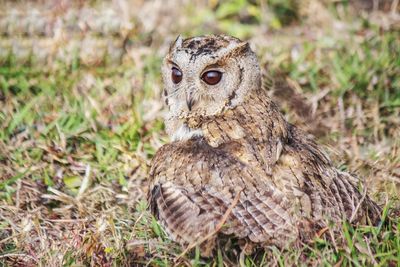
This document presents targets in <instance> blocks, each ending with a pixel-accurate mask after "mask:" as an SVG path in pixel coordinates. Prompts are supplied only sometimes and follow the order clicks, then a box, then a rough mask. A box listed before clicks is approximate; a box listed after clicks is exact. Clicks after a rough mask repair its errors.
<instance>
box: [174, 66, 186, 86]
mask: <svg viewBox="0 0 400 267" xmlns="http://www.w3.org/2000/svg"><path fill="white" fill-rule="evenodd" d="M182 76H183V74H182V71H180V70H178V69H177V68H175V67H173V68H172V72H171V78H172V81H173V82H174V84H178V83H180V82H181V81H182Z"/></svg>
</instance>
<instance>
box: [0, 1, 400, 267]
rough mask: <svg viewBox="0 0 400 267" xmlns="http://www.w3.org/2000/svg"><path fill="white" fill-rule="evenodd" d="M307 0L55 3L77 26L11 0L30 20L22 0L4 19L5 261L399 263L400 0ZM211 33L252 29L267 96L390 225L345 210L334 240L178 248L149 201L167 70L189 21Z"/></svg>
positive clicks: (1, 198) (1, 147)
mask: <svg viewBox="0 0 400 267" xmlns="http://www.w3.org/2000/svg"><path fill="white" fill-rule="evenodd" d="M119 3H120V4H121V3H122V4H121V5H123V4H124V3H127V4H129V3H128V2H125V1H120V2H119ZM138 3H139V2H138ZM301 3H302V2H296V1H275V0H274V1H264V2H261V1H241V0H237V1H209V3H207V4H201V3H195V4H194V3H187V4H184V5H178V6H179V7H177V5H176V2H175V1H170V2H169V4H165V5H162V6H160V5H157V3H155V2H151V1H150V2H144V3H141V4H140V5H139V4H137V5H138V6H140V8H139V7H137V6H135V5H131V6H130V7H131V13H129V14H128V13H124V12H122V11H121V14H123V15H121V16H119V14H120V13H118V12H115V13H112V12H111V13H110V12H109V11H107V10H117V11H118V10H124V9H123V8H122V9H118V8H120V7H119V6H118V4H115V3H106V4H101V3H97V2H95V1H94V2H91V3H90V4H85V6H86V7H88V8H89V7H90V8H94V9H97V10H99V12H100V14H103V15H101V16H99V15H96V14H91V13H88V14H89V15H88V14H86V15H85V14H82V13H81V15H79V14H78V13H74V12H76V10H78V8H79V5H78V4H70V5H67V6H66V7H63V6H61V7H59V9H57V8H55V9H54V10H52V12H54V13H52V14H58V16H61V17H62V18H64V21H62V23H64V24H61V25H62V27H61V29H64V30H65V31H66V32H67V33H68V34H69V35H68V38H64V37H62V35H60V36H61V37H59V36H58V37H57V36H56V35H52V34H49V33H48V32H46V31H44V32H43V33H42V31H43V27H44V26H43V25H45V24H41V23H42V22H41V21H43V20H45V19H46V18H47V17H46V16H42V17H40V16H39V17H35V16H34V14H35V12H33V11H32V12H29V11H26V10H25V9H24V8H26V7H24V6H22V5H20V4H19V3H18V2H15V3H11V2H9V3H8V2H7V3H5V10H19V11H20V12H21V14H25V16H22V18H26V19H30V18H31V17H32V18H33V19H32V18H31V20H30V21H31V23H30V24H23V23H22V25H31V26H30V28H24V27H25V26H19V27H18V25H19V24H18V16H17V19H16V17H12V15H10V14H14V13H12V12H9V13H8V12H6V13H5V14H4V13H2V15H3V16H0V22H1V21H3V20H2V19H4V18H7V19H8V20H7V21H8V22H7V23H8V24H7V25H9V26H8V28H5V27H3V26H1V27H3V28H1V29H0V30H1V31H2V32H1V37H0V107H1V108H0V265H4V266H14V265H30V266H36V265H39V266H60V265H62V266H85V265H94V266H97V265H102V266H120V265H122V266H132V265H133V266H135V265H139V266H140V265H144V264H148V265H150V266H170V265H174V264H175V265H179V266H181V265H183V266H184V265H195V266H229V265H236V264H239V263H240V264H242V265H244V266H261V265H274V266H287V265H307V266H309V265H314V266H331V265H336V266H342V265H343V266H371V265H377V266H399V264H400V253H399V251H400V232H399V229H400V220H399V215H400V212H399V210H400V201H399V197H398V196H399V191H400V122H399V117H400V57H399V55H400V40H399V38H398V36H399V29H398V27H397V28H396V23H395V22H396V21H397V22H398V17H396V16H395V15H393V13H394V12H395V11H396V7H391V8H392V9H390V10H386V9H385V7H383V10H375V11H370V12H367V11H363V10H356V8H354V7H353V6H352V4H350V3H347V2H334V3H321V2H317V1H310V5H313V6H314V8H315V6H316V8H318V12H317V13H318V14H325V15H326V16H325V17H323V20H320V18H318V16H313V15H312V14H309V13H307V10H311V7H307V6H302V5H303V4H301ZM31 5H32V6H29V5H28V9H27V10H29V8H31V9H32V10H35V8H37V10H39V11H40V10H45V7H43V6H37V4H36V6H35V3H32V4H31ZM43 5H45V4H43ZM24 10H25V11H24ZM148 10H150V11H148ZM163 10H168V11H169V13H168V14H169V15H166V14H164V13H163V12H162V11H163ZM24 12H25V13H24ZM40 12H42V11H40ZM57 12H60V13H57ZM68 12H70V13H68ZM101 12H103V13H101ZM107 12H108V13H107ZM310 12H311V11H310ZM26 14H28V15H26ZM67 14H70V15H68V16H69V17H68V16H67ZM71 14H72V15H71ZM74 14H75V15H74ZM77 14H78V15H77ZM79 16H86V17H85V19H86V21H87V24H88V25H89V26H90V27H91V28H88V29H86V30H85V28H84V26H82V25H84V24H82V23H81V24H79V23H80V17H79ZM124 16H126V17H124ZM397 16H398V13H397ZM121 17H124V18H127V20H123V19H121ZM20 19H21V18H20ZM157 19H158V20H159V21H158V22H157ZM82 20H84V19H82ZM10 21H11V22H10ZM45 22H46V21H45ZM35 23H36V24H35ZM118 23H119V24H118ZM117 24H118V27H117V26H113V25H117ZM0 25H5V24H1V23H0ZM49 25H50V24H49ZM51 25H53V24H51ZM68 25H69V26H68ZM74 25H75V26H74ZM76 25H80V26H79V27H81V28H79V27H76ZM49 27H51V26H49ZM82 27H83V28H82ZM11 30H13V32H12V34H13V35H12V34H11ZM210 32H215V33H219V32H225V33H228V34H233V35H236V36H238V37H241V38H244V39H250V42H251V44H252V45H254V47H255V48H256V51H257V54H258V55H259V58H260V61H261V64H262V66H263V68H264V70H265V73H266V78H265V84H266V85H268V90H270V93H271V97H273V98H274V99H275V101H276V102H278V103H279V105H280V106H281V108H282V111H283V112H284V113H285V114H286V116H287V118H288V120H289V121H291V122H293V123H295V124H297V125H299V126H301V127H303V128H304V129H306V130H307V131H309V132H310V133H313V134H314V135H316V136H317V137H318V138H319V141H320V143H321V144H322V145H324V146H325V147H326V150H327V152H328V153H329V154H330V156H331V157H332V159H333V160H334V161H335V162H336V163H337V165H338V166H339V167H340V168H341V169H344V170H349V171H351V172H354V173H356V174H357V175H359V176H360V177H363V178H364V181H365V183H366V185H367V186H368V188H369V190H370V193H371V195H372V196H373V197H374V199H376V200H377V201H378V202H379V203H380V205H381V206H382V207H384V212H383V219H382V223H381V224H380V225H378V226H376V227H371V226H351V225H349V224H347V223H345V222H344V223H343V226H342V234H341V235H338V236H336V237H335V238H334V239H331V238H330V230H329V229H328V230H327V231H326V232H325V233H324V234H321V236H319V237H316V238H315V240H314V242H312V243H311V244H304V245H302V246H300V247H297V248H284V249H278V248H276V247H267V248H265V249H264V250H260V251H258V252H257V253H255V254H254V255H251V256H242V257H241V255H240V253H238V252H235V251H231V250H227V249H226V247H225V246H224V245H223V244H221V245H220V246H219V249H218V251H217V252H216V255H215V257H213V258H210V259H203V258H201V257H200V256H199V253H198V250H195V251H193V252H191V253H189V254H187V255H184V256H183V257H181V258H179V259H178V255H180V253H181V251H182V250H181V248H179V247H178V246H177V245H176V244H174V243H172V242H171V241H169V240H168V238H167V236H166V234H165V233H164V231H163V229H162V228H161V227H160V226H159V225H158V223H157V222H156V221H155V220H154V218H152V216H151V215H150V214H149V212H148V210H147V204H146V193H147V178H146V177H147V172H148V166H149V164H150V160H151V158H152V156H153V155H154V153H155V152H156V150H157V149H158V148H159V147H160V146H161V145H162V144H164V143H166V142H168V137H167V136H166V134H165V132H164V130H163V122H162V113H163V109H162V101H161V88H162V84H161V78H160V70H159V69H160V63H161V60H162V57H163V55H164V54H165V53H166V51H167V49H168V44H169V42H170V41H172V40H173V39H174V38H175V37H176V35H177V34H178V33H184V34H185V35H186V36H191V35H197V34H204V33H210ZM15 36H16V37H15ZM12 38H19V39H18V40H19V42H18V45H16V44H15V42H14V43H13V42H12ZM58 38H59V39H58ZM63 38H64V39H63ZM32 40H36V41H35V42H33V41H32ZM46 42H47V43H46ZM48 43H51V44H52V45H51V46H50V47H49V46H46V49H39V48H40V45H45V44H48ZM24 45H26V46H25V48H24ZM17 46H18V47H17ZM38 47H39V48H38ZM4 51H6V52H4ZM46 53H47V54H46ZM288 96H290V97H288ZM233 242H234V241H233Z"/></svg>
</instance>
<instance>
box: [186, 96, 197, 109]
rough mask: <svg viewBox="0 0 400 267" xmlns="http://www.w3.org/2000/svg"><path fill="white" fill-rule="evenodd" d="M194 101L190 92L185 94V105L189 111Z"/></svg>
mask: <svg viewBox="0 0 400 267" xmlns="http://www.w3.org/2000/svg"><path fill="white" fill-rule="evenodd" d="M194 103H195V100H194V99H193V97H192V93H187V94H186V105H187V107H188V109H189V111H192V107H193V105H194Z"/></svg>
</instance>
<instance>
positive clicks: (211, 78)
mask: <svg viewBox="0 0 400 267" xmlns="http://www.w3.org/2000/svg"><path fill="white" fill-rule="evenodd" d="M221 78H222V73H221V72H219V71H216V70H211V71H207V72H206V73H204V74H203V76H201V79H202V80H203V81H204V82H206V83H207V84H209V85H215V84H217V83H219V81H221Z"/></svg>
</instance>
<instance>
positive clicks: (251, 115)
mask: <svg viewBox="0 0 400 267" xmlns="http://www.w3.org/2000/svg"><path fill="white" fill-rule="evenodd" d="M246 101H247V102H244V103H243V104H242V105H240V106H237V107H235V108H233V109H228V110H226V111H225V112H224V113H223V114H220V115H218V116H214V117H213V118H201V119H199V120H197V121H196V120H194V121H188V124H189V126H190V127H191V125H190V123H195V124H196V125H193V126H195V127H196V128H197V127H198V128H201V130H202V132H203V137H199V138H193V139H190V140H187V141H180V142H173V143H171V144H168V145H165V146H163V147H162V148H161V149H160V150H159V151H158V152H157V153H156V156H155V157H154V159H153V162H152V168H151V172H150V178H151V188H150V195H149V200H150V204H151V207H152V212H153V214H155V215H156V216H157V218H158V219H159V220H160V222H161V223H162V224H163V225H164V226H165V228H166V230H167V232H168V233H169V234H170V236H171V237H172V238H173V239H174V240H176V241H178V242H180V243H181V244H190V243H192V242H195V241H197V240H199V238H200V237H202V236H205V235H207V234H208V233H210V232H212V231H213V230H214V229H215V227H216V225H217V224H218V222H219V221H220V220H221V218H222V216H223V214H224V212H225V211H226V210H227V209H228V207H229V206H230V204H231V203H232V201H233V199H234V198H235V195H236V194H237V193H238V192H239V191H240V190H242V191H241V193H240V199H239V202H238V204H237V205H236V206H235V207H234V208H233V210H232V212H231V214H230V215H229V218H228V220H227V222H226V227H224V228H223V229H222V230H221V231H222V233H225V234H234V235H235V236H236V237H238V238H248V239H249V240H250V241H252V242H255V243H265V244H275V245H278V246H280V245H283V244H285V243H286V242H287V241H289V240H295V239H296V238H299V237H304V238H307V236H308V234H307V229H302V231H299V230H300V229H301V228H304V225H308V226H309V227H308V228H309V229H308V231H309V232H310V233H311V232H312V231H314V230H315V229H316V228H321V227H323V226H325V225H326V223H327V221H329V220H333V221H339V220H341V219H347V220H352V221H353V222H360V221H363V222H365V221H368V220H370V221H372V223H376V222H377V220H378V219H379V214H380V210H379V208H378V207H377V205H376V204H375V203H374V202H373V201H372V200H371V199H370V198H369V197H368V196H366V195H365V194H364V192H359V191H358V187H359V186H358V184H357V180H356V179H355V178H354V177H352V176H351V175H349V174H347V173H344V172H340V171H338V170H337V169H335V168H334V167H332V165H331V162H330V160H329V159H328V157H327V156H326V155H325V154H324V153H323V152H322V151H321V150H320V149H319V147H318V145H317V144H316V143H315V142H314V141H312V140H311V139H309V138H308V137H306V135H305V134H303V133H302V132H301V131H299V130H298V129H296V128H295V127H294V126H292V125H290V124H289V123H287V122H286V121H285V119H284V118H283V116H282V115H281V114H280V112H279V110H278V109H277V108H276V106H275V105H274V104H273V102H272V101H271V100H270V99H269V98H268V96H267V95H266V93H265V92H264V91H261V90H260V91H256V92H254V93H253V94H251V95H250V96H249V98H248V99H247V100H246ZM305 236H306V237H305ZM213 242H214V239H211V240H209V244H208V247H212V245H213Z"/></svg>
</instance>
